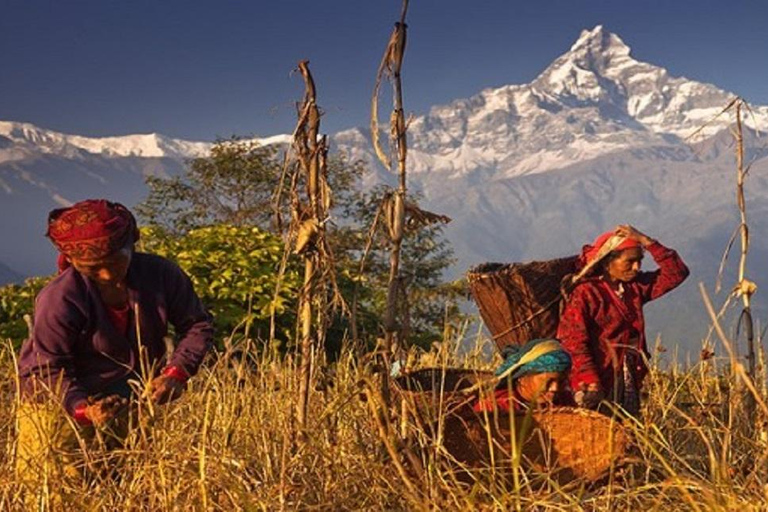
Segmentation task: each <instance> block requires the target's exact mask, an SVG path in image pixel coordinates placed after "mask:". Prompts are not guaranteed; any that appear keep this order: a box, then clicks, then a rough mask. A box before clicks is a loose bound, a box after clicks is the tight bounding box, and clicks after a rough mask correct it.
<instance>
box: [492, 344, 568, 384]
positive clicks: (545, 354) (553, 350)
mask: <svg viewBox="0 0 768 512" xmlns="http://www.w3.org/2000/svg"><path fill="white" fill-rule="evenodd" d="M502 355H503V356H504V362H503V363H502V364H501V366H499V368H498V369H497V370H496V377H497V379H498V380H501V379H504V378H505V377H511V378H513V379H515V378H518V377H523V376H525V375H533V374H537V373H548V372H555V373H564V372H568V371H569V370H570V369H571V356H570V355H569V354H568V352H566V351H565V350H563V347H562V346H561V345H560V342H559V341H558V340H556V339H554V338H540V339H535V340H531V341H529V342H528V343H526V344H525V345H523V346H515V345H509V346H507V347H504V350H503V351H502Z"/></svg>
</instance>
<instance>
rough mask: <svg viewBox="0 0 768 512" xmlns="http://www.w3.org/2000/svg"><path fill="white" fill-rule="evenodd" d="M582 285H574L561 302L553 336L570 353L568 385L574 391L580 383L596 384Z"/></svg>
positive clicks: (586, 307)
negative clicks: (555, 331)
mask: <svg viewBox="0 0 768 512" xmlns="http://www.w3.org/2000/svg"><path fill="white" fill-rule="evenodd" d="M586 290H587V289H586V287H585V286H584V285H582V286H577V287H576V288H575V289H574V290H573V293H572V294H571V296H570V297H569V298H568V301H567V302H566V304H565V309H564V310H563V315H562V317H561V318H560V324H559V325H558V328H557V338H558V339H559V340H560V344H561V345H562V346H563V349H564V350H565V351H566V352H568V354H569V355H570V356H571V361H572V363H573V366H572V368H571V388H572V389H573V390H574V391H576V390H578V389H579V386H580V385H581V384H599V383H600V377H599V374H598V372H597V367H596V366H595V363H594V360H593V358H592V352H591V347H590V345H591V340H590V336H589V330H588V328H587V325H588V323H589V319H590V317H591V315H590V313H589V296H588V294H587V292H586Z"/></svg>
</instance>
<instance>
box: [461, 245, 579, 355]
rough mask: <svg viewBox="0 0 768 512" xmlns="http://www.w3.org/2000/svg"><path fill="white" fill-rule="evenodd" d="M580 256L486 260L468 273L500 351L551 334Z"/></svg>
mask: <svg viewBox="0 0 768 512" xmlns="http://www.w3.org/2000/svg"><path fill="white" fill-rule="evenodd" d="M577 262H578V257H577V256H571V257H568V258H560V259H555V260H548V261H533V262H530V263H510V264H504V263H484V264H482V265H478V266H476V267H474V268H472V269H470V271H469V272H468V273H467V280H468V282H469V289H470V292H471V293H472V297H473V299H474V300H475V303H477V306H478V309H479V310H480V316H481V317H482V319H483V322H484V323H485V325H486V327H488V330H489V331H490V332H491V335H492V336H493V340H494V342H495V343H496V346H497V347H498V348H499V350H501V349H503V348H504V347H506V346H507V345H522V344H524V343H525V342H527V341H529V340H532V339H535V338H547V337H552V336H554V335H555V333H556V332H557V323H558V321H559V317H560V301H561V292H560V285H561V282H562V281H563V279H564V278H565V276H567V275H568V274H573V273H575V272H576V270H577Z"/></svg>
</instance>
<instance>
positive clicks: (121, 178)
mask: <svg viewBox="0 0 768 512" xmlns="http://www.w3.org/2000/svg"><path fill="white" fill-rule="evenodd" d="M733 98H734V95H733V94H731V93H728V92H726V91H723V90H721V89H718V88H717V87H716V86H714V85H709V84H703V83H699V82H695V81H692V80H688V79H686V78H681V77H675V76H673V75H671V74H670V73H669V72H668V71H667V70H665V69H663V68H660V67H657V66H654V65H652V64H648V63H644V62H639V61H637V60H635V59H634V58H633V57H632V54H631V51H630V49H629V47H628V46H627V45H626V44H624V42H623V41H622V40H621V39H620V38H619V37H618V36H617V35H615V34H612V33H610V32H608V31H606V30H605V29H603V27H601V26H598V27H595V28H594V29H592V30H585V31H583V32H582V33H581V35H580V37H579V38H578V39H577V40H576V42H575V43H574V44H573V46H572V47H571V48H570V49H569V50H568V51H567V52H566V53H564V54H563V55H561V56H560V57H558V58H557V59H556V60H555V61H554V62H553V63H551V64H550V65H549V66H548V67H546V68H545V69H544V71H542V73H541V74H540V75H539V76H538V77H536V79H534V80H533V81H532V82H531V83H529V84H521V85H507V86H504V87H500V88H495V89H486V90H484V91H481V92H480V93H478V94H477V95H475V96H472V97H470V98H467V99H459V100H456V101H454V102H452V103H450V104H448V105H443V106H435V107H433V108H432V109H431V110H430V111H429V112H428V113H427V114H426V115H422V116H418V117H415V118H414V119H413V120H412V122H411V123H410V125H409V131H408V137H409V152H408V169H409V186H410V188H411V189H416V190H420V191H421V192H422V193H423V194H424V197H425V203H426V206H427V207H428V208H429V209H431V210H434V211H439V212H441V213H444V214H446V215H448V216H450V217H452V218H453V219H454V221H453V222H452V223H451V224H450V225H449V226H448V228H447V235H448V238H449V239H450V241H451V242H452V244H453V246H454V248H455V250H456V253H457V257H458V259H459V262H458V263H457V265H456V267H455V269H454V275H457V274H460V273H462V272H463V271H464V270H466V269H467V268H468V267H469V266H471V265H473V264H476V263H479V262H483V261H521V260H527V259H544V258H549V257H556V256H562V255H567V254H573V253H575V252H577V251H578V250H579V249H580V248H581V245H582V244H584V243H586V242H589V241H591V239H592V238H594V236H595V235H596V234H598V233H600V232H601V231H603V230H606V229H609V228H611V227H613V226H615V225H616V224H618V223H624V222H629V223H633V224H636V225H637V226H638V227H639V228H641V229H642V230H644V231H647V232H648V233H649V234H650V235H652V236H655V237H658V238H659V239H660V240H661V241H663V242H665V243H667V244H668V245H670V246H672V247H674V248H676V249H678V251H679V252H680V253H681V254H682V255H683V257H684V258H685V259H686V261H687V262H688V263H689V266H690V267H691V268H692V271H693V275H692V278H691V279H689V282H688V283H686V284H685V285H684V286H683V288H682V289H681V290H680V291H678V292H675V293H676V296H675V297H676V298H675V300H667V301H666V302H664V304H663V305H661V306H659V307H655V306H652V307H651V308H650V311H649V313H650V315H649V318H650V321H651V323H650V326H649V337H651V338H652V337H653V335H654V334H655V333H656V332H663V333H664V335H665V337H666V338H667V339H669V338H671V341H677V340H686V342H687V343H688V346H691V345H693V344H695V342H696V341H697V340H698V338H699V336H700V335H703V333H704V332H705V331H706V319H705V318H704V313H703V308H702V307H701V299H700V297H699V295H698V290H697V287H696V283H697V282H699V281H705V282H707V283H710V284H711V282H712V281H713V280H714V276H715V275H716V272H717V264H718V262H719V259H720V255H721V253H722V250H723V248H724V247H725V245H726V244H727V242H728V239H729V236H730V234H731V232H732V231H733V229H734V228H735V226H736V223H737V221H738V215H737V210H736V206H735V199H734V186H735V161H734V156H733V151H734V149H733V142H732V138H731V135H730V133H729V128H730V127H731V125H732V123H733V117H732V116H731V115H730V114H726V115H722V116H720V117H716V116H717V114H719V113H720V112H721V111H722V110H723V108H724V107H725V106H726V105H727V104H728V103H729V102H730V101H731V100H732V99H733ZM406 107H407V105H406ZM745 124H746V126H747V127H751V128H756V129H757V130H758V131H759V132H765V131H768V107H765V106H752V109H751V112H750V113H749V115H747V116H746V117H745ZM702 126H703V128H702ZM696 131H698V132H697V134H696V136H695V137H693V138H689V137H690V136H691V134H693V133H694V132H696ZM746 135H747V137H746V147H747V148H748V154H747V162H752V164H753V167H752V170H751V172H750V176H749V179H748V182H747V208H748V211H749V215H750V228H751V229H750V232H751V234H752V246H751V249H750V250H751V253H750V259H749V266H748V268H749V275H750V276H752V277H753V279H755V280H757V281H758V284H760V281H759V278H760V276H762V275H766V274H768V242H766V241H767V240H768V224H762V223H761V222H762V219H765V218H768V215H766V214H768V201H767V200H766V199H768V149H766V147H768V144H766V141H765V138H761V137H760V136H759V134H755V133H754V132H753V131H748V132H747V134H746ZM260 140H261V142H262V143H284V142H286V141H287V140H288V137H287V136H276V137H273V138H270V139H260ZM332 147H333V148H335V149H336V150H340V151H343V152H345V153H347V154H348V155H349V156H350V157H351V158H353V159H363V160H364V161H367V162H369V168H370V173H369V174H368V175H367V176H366V178H365V182H366V183H367V184H372V183H375V182H380V181H391V180H392V178H393V175H392V174H390V173H389V172H388V171H387V170H385V169H383V168H381V166H380V165H379V164H378V163H377V162H376V161H375V159H374V156H373V151H372V148H371V143H370V133H369V132H368V130H367V129H364V128H353V129H350V130H345V131H343V132H340V133H337V134H335V135H333V136H332ZM209 148H210V143H207V142H188V141H183V140H177V139H171V138H167V137H164V136H161V135H157V134H151V135H130V136H124V137H107V138H87V137H80V136H75V135H64V134H60V133H55V132H51V131H47V130H44V129H41V128H37V127H35V126H32V125H29V124H24V123H12V122H0V239H2V240H13V241H14V243H13V244H4V245H3V246H0V261H2V262H3V263H5V264H7V265H8V266H10V267H11V268H13V269H15V270H17V271H19V272H24V273H26V274H40V273H44V272H48V271H50V270H51V269H52V267H53V254H52V252H53V251H52V250H51V248H50V247H49V244H48V243H47V241H46V240H45V239H44V238H43V236H42V234H43V233H44V231H45V218H46V214H47V212H48V210H50V209H51V208H53V207H56V206H58V205H65V204H69V203H71V202H73V201H76V200H79V199H83V198H86V197H98V196H101V197H110V198H113V199H115V200H119V201H122V202H125V203H126V204H129V205H132V204H135V203H137V202H138V201H140V200H141V199H142V197H143V196H144V194H145V192H146V191H145V188H144V184H143V180H144V177H145V176H146V175H149V174H157V175H172V174H176V173H180V172H183V168H184V161H185V160H186V159H188V158H191V157H195V156H200V155H203V154H205V153H206V152H207V151H208V149H209ZM731 277H732V276H726V283H728V282H729V281H728V279H729V278H731ZM730 282H732V280H731V281H730ZM756 298H757V299H758V301H757V305H756V308H757V309H756V312H757V314H758V316H761V315H762V316H763V317H764V315H765V306H766V302H765V301H764V300H762V299H760V296H759V294H758V296H756ZM760 308H762V310H761V309H760Z"/></svg>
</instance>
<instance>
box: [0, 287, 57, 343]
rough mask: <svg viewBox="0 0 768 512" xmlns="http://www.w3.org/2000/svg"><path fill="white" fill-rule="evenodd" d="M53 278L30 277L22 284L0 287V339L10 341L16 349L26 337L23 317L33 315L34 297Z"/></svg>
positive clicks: (25, 324) (26, 331)
mask: <svg viewBox="0 0 768 512" xmlns="http://www.w3.org/2000/svg"><path fill="white" fill-rule="evenodd" d="M53 277H54V276H46V277H30V278H29V279H27V280H26V281H24V284H21V285H18V284H10V285H6V286H2V287H0V339H6V338H8V339H11V340H12V341H13V344H14V346H15V347H18V346H19V345H20V344H21V342H22V341H23V340H24V339H25V338H26V337H27V335H28V330H27V323H26V322H25V321H24V315H30V316H31V315H32V314H33V311H34V307H35V297H37V294H38V293H39V292H40V290H42V289H43V287H44V286H45V285H46V284H48V282H49V281H50V280H51V279H53Z"/></svg>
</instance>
